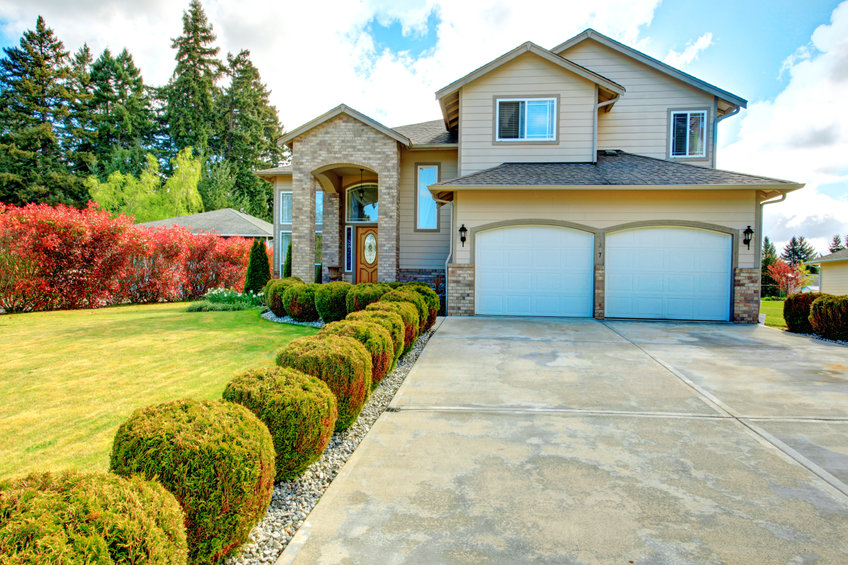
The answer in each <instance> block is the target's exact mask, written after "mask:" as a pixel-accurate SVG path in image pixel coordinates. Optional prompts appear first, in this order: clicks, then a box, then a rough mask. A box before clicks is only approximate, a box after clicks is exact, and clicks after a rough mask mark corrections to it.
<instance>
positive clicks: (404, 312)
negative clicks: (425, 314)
mask: <svg viewBox="0 0 848 565" xmlns="http://www.w3.org/2000/svg"><path fill="white" fill-rule="evenodd" d="M365 311H366V312H393V313H395V314H398V315H399V316H400V317H401V319H402V320H403V351H402V352H401V355H406V353H407V352H409V350H410V349H412V344H414V343H415V340H416V339H418V335H419V334H418V328H419V327H420V325H419V320H418V310H416V308H415V305H414V304H410V303H409V302H405V301H404V302H383V301H382V300H380V301H379V302H375V303H373V304H369V305H368V307H367V308H365Z"/></svg>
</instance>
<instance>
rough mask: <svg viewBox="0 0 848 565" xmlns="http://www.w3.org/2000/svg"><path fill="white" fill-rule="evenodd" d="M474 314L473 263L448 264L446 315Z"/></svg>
mask: <svg viewBox="0 0 848 565" xmlns="http://www.w3.org/2000/svg"><path fill="white" fill-rule="evenodd" d="M473 315H474V265H463V264H454V265H448V316H473Z"/></svg>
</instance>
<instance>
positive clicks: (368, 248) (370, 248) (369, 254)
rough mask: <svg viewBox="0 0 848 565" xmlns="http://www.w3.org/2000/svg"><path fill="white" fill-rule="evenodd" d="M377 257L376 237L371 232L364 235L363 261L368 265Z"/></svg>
mask: <svg viewBox="0 0 848 565" xmlns="http://www.w3.org/2000/svg"><path fill="white" fill-rule="evenodd" d="M376 259H377V238H376V237H374V234H373V233H369V234H368V235H366V236H365V262H366V263H368V264H369V265H370V264H372V263H373V262H374V261H376Z"/></svg>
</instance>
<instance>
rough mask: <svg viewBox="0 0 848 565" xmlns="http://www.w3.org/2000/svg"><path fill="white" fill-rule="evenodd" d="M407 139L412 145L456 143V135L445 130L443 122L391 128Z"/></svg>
mask: <svg viewBox="0 0 848 565" xmlns="http://www.w3.org/2000/svg"><path fill="white" fill-rule="evenodd" d="M392 129H393V130H395V131H396V132H398V133H399V134H401V135H403V136H405V137H408V138H409V140H410V141H411V142H412V145H413V146H415V145H443V144H453V143H456V135H454V134H453V133H451V132H449V131H447V130H446V129H445V122H444V120H432V121H429V122H421V123H420V124H407V125H405V126H398V127H395V128H392Z"/></svg>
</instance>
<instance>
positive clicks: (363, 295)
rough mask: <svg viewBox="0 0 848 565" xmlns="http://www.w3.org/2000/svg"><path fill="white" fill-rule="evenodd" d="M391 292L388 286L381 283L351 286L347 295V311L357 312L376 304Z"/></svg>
mask: <svg viewBox="0 0 848 565" xmlns="http://www.w3.org/2000/svg"><path fill="white" fill-rule="evenodd" d="M390 290H392V289H391V288H390V287H389V285H387V284H383V283H359V284H355V285H353V287H352V288H351V289H350V291H349V292H348V293H347V301H346V302H347V304H346V306H347V311H348V314H349V313H351V312H359V311H360V310H365V307H366V306H368V305H369V304H371V303H372V302H377V301H378V300H380V297H381V296H383V295H384V294H386V293H387V292H389V291H390Z"/></svg>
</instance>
